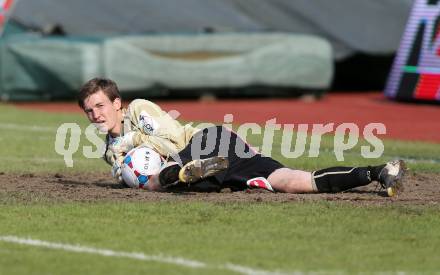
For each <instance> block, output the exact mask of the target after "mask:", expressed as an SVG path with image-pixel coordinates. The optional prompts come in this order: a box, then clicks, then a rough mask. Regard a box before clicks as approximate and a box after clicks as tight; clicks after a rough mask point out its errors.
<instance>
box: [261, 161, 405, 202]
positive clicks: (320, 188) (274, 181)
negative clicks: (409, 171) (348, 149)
mask: <svg viewBox="0 0 440 275" xmlns="http://www.w3.org/2000/svg"><path fill="white" fill-rule="evenodd" d="M405 170H406V167H405V163H404V162H403V161H391V162H388V163H386V164H383V165H378V166H367V167H330V168H326V169H322V170H318V171H314V172H312V173H309V172H305V171H301V170H293V169H289V168H281V169H277V170H275V171H274V172H273V173H272V174H270V175H269V177H268V181H269V182H270V184H271V185H272V188H273V189H274V190H275V191H279V192H288V193H310V192H322V193H334V192H341V191H345V190H348V189H352V188H356V187H359V186H364V185H368V184H370V183H371V182H373V181H378V182H379V183H380V184H381V185H382V187H384V188H386V189H387V192H388V195H389V196H394V195H396V194H397V193H398V192H400V191H401V190H402V189H403V186H402V178H403V175H404V173H405Z"/></svg>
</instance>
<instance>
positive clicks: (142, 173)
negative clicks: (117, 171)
mask: <svg viewBox="0 0 440 275" xmlns="http://www.w3.org/2000/svg"><path fill="white" fill-rule="evenodd" d="M163 163H164V159H163V158H162V156H161V155H159V154H158V153H157V152H156V151H154V150H153V149H151V148H148V147H137V148H134V149H132V150H131V151H130V152H128V153H127V155H126V156H125V157H124V161H123V163H122V167H121V172H122V180H123V181H124V183H125V184H126V185H128V186H129V187H133V188H145V187H146V186H147V185H148V180H149V179H150V176H151V175H155V174H158V173H159V171H160V169H161V167H162V165H163Z"/></svg>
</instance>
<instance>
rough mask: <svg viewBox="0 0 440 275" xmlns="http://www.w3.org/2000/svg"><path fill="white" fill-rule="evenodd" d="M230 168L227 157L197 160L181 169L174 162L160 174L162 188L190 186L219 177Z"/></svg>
mask: <svg viewBox="0 0 440 275" xmlns="http://www.w3.org/2000/svg"><path fill="white" fill-rule="evenodd" d="M228 167H229V161H228V158H227V157H210V158H206V159H197V160H193V161H190V162H188V163H186V164H185V165H184V166H183V167H181V166H180V165H179V164H178V163H176V162H173V163H170V164H168V165H167V166H166V167H164V168H163V169H162V170H161V171H160V173H159V182H160V184H161V186H163V187H165V188H167V187H171V186H176V185H179V184H180V185H185V186H186V185H188V184H191V183H195V182H197V181H200V180H203V179H206V178H208V177H212V176H214V175H217V174H218V173H220V172H222V171H224V170H226V169H227V168H228Z"/></svg>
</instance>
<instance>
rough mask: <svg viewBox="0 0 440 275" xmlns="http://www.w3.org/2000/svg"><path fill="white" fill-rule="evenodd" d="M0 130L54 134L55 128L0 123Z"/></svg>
mask: <svg viewBox="0 0 440 275" xmlns="http://www.w3.org/2000/svg"><path fill="white" fill-rule="evenodd" d="M0 129H8V130H21V131H30V132H53V133H55V132H56V130H57V129H56V128H52V127H45V126H35V125H26V124H15V123H0Z"/></svg>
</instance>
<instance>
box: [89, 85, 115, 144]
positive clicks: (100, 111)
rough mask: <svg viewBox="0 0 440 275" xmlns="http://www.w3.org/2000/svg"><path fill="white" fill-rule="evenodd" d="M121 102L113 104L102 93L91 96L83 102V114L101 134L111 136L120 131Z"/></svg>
mask: <svg viewBox="0 0 440 275" xmlns="http://www.w3.org/2000/svg"><path fill="white" fill-rule="evenodd" d="M120 110H121V100H120V99H119V98H116V99H115V100H114V101H113V102H112V101H111V100H110V99H109V98H108V97H107V95H106V94H104V92H102V91H99V92H97V93H94V94H92V95H91V96H89V97H88V98H86V100H85V101H84V112H85V113H86V115H87V118H88V119H89V121H90V122H91V123H93V124H94V125H95V126H96V128H98V129H99V130H100V131H102V132H109V133H110V134H111V135H113V136H117V135H119V134H120V130H121V116H122V114H121V111H120Z"/></svg>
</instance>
